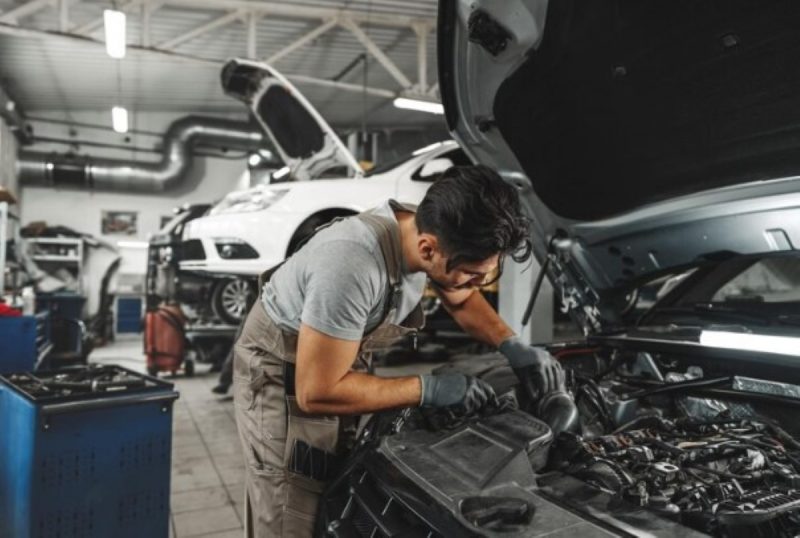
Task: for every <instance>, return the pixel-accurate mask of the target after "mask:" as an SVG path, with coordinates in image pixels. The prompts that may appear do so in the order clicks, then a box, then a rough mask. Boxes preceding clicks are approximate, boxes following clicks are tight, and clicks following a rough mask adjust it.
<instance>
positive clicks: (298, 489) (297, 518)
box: [283, 473, 325, 538]
mask: <svg viewBox="0 0 800 538" xmlns="http://www.w3.org/2000/svg"><path fill="white" fill-rule="evenodd" d="M324 487H325V483H324V482H320V481H317V480H312V479H310V478H306V477H305V476H300V475H297V474H295V473H289V474H288V477H287V481H286V506H285V508H284V517H283V537H284V538H286V537H289V536H291V537H295V536H297V537H303V538H306V537H309V536H311V535H312V532H313V530H314V521H315V520H316V517H317V505H318V504H319V497H320V495H321V494H322V490H323V489H324Z"/></svg>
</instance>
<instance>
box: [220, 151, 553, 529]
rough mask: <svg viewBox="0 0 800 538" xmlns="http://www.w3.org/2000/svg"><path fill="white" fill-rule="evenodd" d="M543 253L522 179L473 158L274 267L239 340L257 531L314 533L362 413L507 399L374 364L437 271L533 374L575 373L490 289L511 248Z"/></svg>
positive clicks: (338, 224)
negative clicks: (502, 309)
mask: <svg viewBox="0 0 800 538" xmlns="http://www.w3.org/2000/svg"><path fill="white" fill-rule="evenodd" d="M530 255H531V242H530V239H529V227H528V221H527V219H526V218H525V217H524V216H523V215H522V212H521V208H520V201H519V196H518V194H517V191H516V189H515V188H514V187H513V186H511V185H510V184H508V183H506V182H505V181H504V180H503V179H502V178H501V177H500V176H499V175H498V174H497V173H496V172H494V171H492V170H491V169H489V168H487V167H485V166H466V167H454V168H451V169H450V170H448V171H447V172H445V173H443V174H442V176H441V177H440V178H439V179H438V180H437V181H436V182H435V183H434V184H433V185H432V186H431V187H430V189H429V190H428V192H427V194H426V196H425V198H424V199H423V200H422V202H421V203H420V205H419V208H418V209H415V208H413V207H408V206H403V205H401V204H399V203H397V202H395V201H393V200H390V201H388V202H386V203H385V204H384V205H383V206H381V207H378V208H377V209H373V210H370V211H367V212H364V213H361V214H360V215H357V216H353V217H349V218H345V219H340V220H338V221H334V223H332V224H330V225H327V226H325V227H322V228H319V229H318V230H317V232H316V233H315V234H314V236H313V237H312V238H311V239H310V240H309V241H308V242H307V243H306V244H305V245H304V246H303V247H302V248H301V249H300V250H298V251H297V252H296V253H295V254H294V255H293V256H291V257H290V258H288V259H287V260H286V261H285V262H284V263H283V264H282V265H280V266H278V268H277V269H276V270H271V271H268V272H267V273H265V274H264V275H262V279H261V281H260V282H259V290H260V294H261V295H260V300H258V301H256V303H255V305H254V306H253V308H251V310H250V313H249V315H248V316H247V319H246V321H245V323H244V327H243V330H242V333H241V335H240V337H239V338H238V340H237V341H236V344H235V347H234V357H235V358H234V402H235V408H236V422H237V425H238V429H239V435H240V438H241V442H242V446H243V450H244V455H245V461H246V464H247V469H246V509H245V511H246V514H247V515H246V518H245V519H246V522H245V529H246V534H247V535H248V536H257V537H260V538H264V537H275V536H310V535H311V534H312V530H313V525H314V519H315V516H316V509H317V501H318V498H319V495H320V493H321V492H322V489H323V486H324V484H325V481H326V479H328V478H329V477H330V476H331V475H332V474H333V471H334V470H335V469H336V463H337V462H338V461H339V460H340V458H341V457H342V456H343V455H346V453H347V452H348V450H349V449H350V448H352V445H353V442H354V440H355V430H356V427H357V418H358V415H360V414H362V413H371V412H375V411H381V410H385V409H392V408H402V407H409V406H426V407H449V406H452V407H453V408H455V409H457V410H458V412H461V413H464V414H469V413H474V412H476V411H478V410H479V409H481V408H482V407H483V406H486V405H493V404H494V405H496V404H497V398H496V396H495V394H494V392H493V390H492V388H491V387H490V386H489V385H488V384H486V383H485V382H483V381H481V380H479V379H476V378H472V377H468V376H464V375H462V374H454V373H450V374H442V375H422V376H410V377H396V378H382V377H378V376H375V375H372V374H371V373H370V372H371V353H372V352H373V351H375V350H378V349H382V348H386V347H388V346H389V345H391V344H392V343H393V342H396V341H397V340H398V339H400V338H403V337H405V336H407V335H409V334H413V333H414V332H415V331H416V330H418V329H419V328H420V327H422V325H423V321H424V320H423V315H422V310H421V308H420V305H419V303H420V300H421V298H422V295H423V291H424V288H425V286H426V282H427V280H428V279H429V278H430V280H431V282H432V284H433V286H434V287H435V288H436V290H437V293H438V294H439V296H440V298H441V300H442V303H443V305H444V306H445V308H446V309H447V311H448V312H449V313H450V314H451V315H452V317H453V318H454V319H455V321H456V322H457V323H458V324H459V325H460V326H461V327H462V328H463V329H464V330H465V331H466V332H467V333H468V334H469V335H470V336H472V337H473V338H475V339H477V340H479V341H481V342H483V343H486V344H489V345H491V346H494V347H497V348H498V349H499V350H500V352H501V353H503V354H504V355H505V356H506V357H507V358H508V360H509V362H510V364H511V366H512V368H514V370H515V372H517V375H518V376H519V377H520V379H521V380H523V383H522V385H523V386H526V384H527V385H530V384H531V380H533V384H534V385H535V386H536V387H537V389H538V390H540V391H545V392H546V391H549V390H555V389H556V388H557V387H558V386H560V385H562V384H563V371H562V370H561V368H560V366H558V364H557V363H556V361H555V360H554V359H553V358H552V357H551V356H550V355H549V354H548V353H547V352H546V351H544V350H541V349H538V348H534V347H532V346H530V345H528V344H526V343H525V342H523V341H522V339H521V338H519V337H518V336H515V335H514V333H513V331H512V330H511V328H509V326H508V325H507V324H506V323H505V322H503V320H502V319H500V317H499V316H498V314H497V313H496V312H495V311H494V309H493V308H492V307H491V306H490V304H489V303H488V302H487V301H486V299H485V298H484V296H483V295H482V294H481V293H480V292H479V290H478V288H479V287H480V286H481V285H485V284H487V283H488V282H487V275H490V274H491V273H492V272H493V271H494V270H495V269H498V273H500V272H501V269H502V262H503V258H504V257H505V256H511V257H512V258H513V259H514V260H516V261H524V260H526V259H528V258H529V257H530ZM498 278H499V276H498Z"/></svg>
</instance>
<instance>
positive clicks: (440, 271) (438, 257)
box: [421, 242, 500, 291]
mask: <svg viewBox="0 0 800 538" xmlns="http://www.w3.org/2000/svg"><path fill="white" fill-rule="evenodd" d="M421 257H422V260H423V264H424V266H425V269H424V270H425V272H426V273H427V275H428V277H429V278H430V279H431V280H432V281H433V282H434V283H435V284H436V285H437V286H438V287H440V288H442V289H443V290H445V291H453V290H458V289H465V288H474V287H476V286H480V285H482V284H483V283H485V282H486V281H487V280H488V278H489V275H490V274H491V273H492V272H493V271H494V270H495V269H497V264H498V263H499V261H500V256H499V254H495V255H494V256H491V257H489V258H487V259H485V260H483V261H480V262H464V263H460V264H457V265H456V266H455V267H452V268H451V269H450V270H449V271H448V270H447V262H448V257H447V256H446V255H445V254H444V253H443V252H442V250H441V249H440V248H439V247H438V244H436V243H435V242H434V243H433V244H430V245H423V248H422V249H421Z"/></svg>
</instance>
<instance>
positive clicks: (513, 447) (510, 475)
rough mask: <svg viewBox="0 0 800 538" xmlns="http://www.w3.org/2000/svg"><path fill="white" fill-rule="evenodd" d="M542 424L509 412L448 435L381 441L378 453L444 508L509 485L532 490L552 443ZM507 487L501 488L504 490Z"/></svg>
mask: <svg viewBox="0 0 800 538" xmlns="http://www.w3.org/2000/svg"><path fill="white" fill-rule="evenodd" d="M552 438H553V436H552V433H551V431H550V428H549V427H548V426H547V424H545V423H544V422H542V421H540V420H537V419H535V418H533V417H532V416H530V415H528V414H526V413H523V412H522V411H516V410H515V411H509V412H505V413H502V414H498V415H492V416H487V417H483V418H480V419H477V420H474V421H471V422H468V423H465V424H463V425H461V426H458V427H456V428H454V429H450V430H440V431H428V430H421V429H420V430H406V431H401V432H400V433H398V434H396V435H392V436H388V437H385V438H384V439H383V441H382V442H381V445H380V448H379V452H381V453H382V454H383V455H385V456H386V457H387V458H388V459H389V460H390V461H392V462H393V463H394V464H395V465H396V466H397V467H398V469H400V470H401V471H402V472H403V473H404V474H406V475H407V476H408V477H409V478H411V480H413V481H414V482H415V483H416V484H417V485H419V486H420V487H421V488H423V489H424V490H425V491H427V492H428V493H429V494H430V495H433V496H434V497H436V498H438V499H440V500H441V501H442V502H443V503H445V504H447V505H450V506H455V505H457V503H458V501H459V499H463V498H465V497H468V496H474V495H478V494H486V493H490V491H489V490H494V489H497V488H503V489H506V488H505V487H507V486H509V485H514V486H519V487H520V488H524V489H530V488H533V487H535V485H536V482H535V476H534V473H535V471H538V470H539V469H541V468H542V467H543V466H544V465H545V463H546V462H547V450H548V448H549V446H550V443H551V441H552ZM504 486H505V487H504Z"/></svg>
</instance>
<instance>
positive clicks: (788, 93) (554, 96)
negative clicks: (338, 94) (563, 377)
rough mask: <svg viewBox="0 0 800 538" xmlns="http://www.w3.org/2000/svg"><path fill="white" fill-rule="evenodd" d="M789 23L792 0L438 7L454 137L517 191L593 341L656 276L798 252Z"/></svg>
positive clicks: (798, 58) (799, 21) (445, 0)
mask: <svg viewBox="0 0 800 538" xmlns="http://www.w3.org/2000/svg"><path fill="white" fill-rule="evenodd" d="M798 25H800V3H797V2H791V1H774V2H769V3H764V2H756V1H745V2H717V3H714V4H713V5H708V4H707V3H699V4H698V3H697V2H692V1H690V0H679V1H675V0H669V1H667V0H663V1H661V0H659V1H654V2H635V1H628V0H599V1H596V2H588V3H586V2H579V1H574V0H564V1H558V2H556V1H551V2H548V1H547V0H507V1H504V2H490V1H486V0H477V1H476V0H469V1H467V0H442V2H441V3H440V13H439V31H438V39H439V71H440V72H439V81H440V89H441V93H442V100H443V104H444V106H445V115H446V119H447V123H448V126H449V129H450V131H451V132H452V133H453V136H454V137H455V138H456V139H457V140H458V141H459V142H460V144H461V146H462V147H463V148H464V150H465V151H466V152H467V153H468V154H470V156H471V157H472V158H473V159H474V160H475V161H477V162H482V163H484V164H487V165H489V166H492V167H493V168H495V169H497V170H498V172H500V173H501V174H502V175H503V176H504V177H505V178H506V179H507V180H508V181H511V182H514V183H515V184H517V185H518V186H519V189H520V192H521V194H522V199H523V204H524V206H525V208H526V210H527V211H528V213H529V216H530V217H531V218H532V220H533V225H532V230H531V232H532V235H533V239H534V243H535V245H534V252H535V254H536V256H537V258H538V259H539V261H540V262H543V261H544V260H545V258H548V257H549V259H550V263H549V266H548V276H549V278H550V279H551V281H552V282H553V283H554V286H555V287H556V289H557V291H558V292H559V294H560V296H561V298H562V301H563V303H564V306H565V307H566V308H567V309H569V311H570V313H571V314H572V316H573V318H575V319H576V320H577V321H579V323H581V324H582V326H583V328H584V330H585V331H586V332H587V333H590V332H598V331H608V330H613V329H614V328H615V327H619V326H620V324H621V323H622V317H623V313H624V312H625V311H626V309H628V308H629V307H630V304H629V300H628V299H629V297H630V296H631V295H632V294H631V292H632V290H634V289H636V288H638V287H639V286H640V285H642V284H643V283H645V282H648V281H652V280H653V279H655V278H657V277H659V276H663V275H666V274H670V273H674V272H677V271H679V270H681V268H688V267H692V266H698V265H702V264H703V263H704V262H705V261H707V260H719V259H721V258H730V257H735V256H741V255H754V254H759V253H777V252H794V253H797V251H796V250H795V249H797V248H798V246H800V178H798V177H797V174H798V171H800V143H798V140H800V71H798V69H797V67H796V66H797V65H798V64H800V33H798V32H797V31H796V28H797V27H798ZM799 263H800V261H799Z"/></svg>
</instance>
